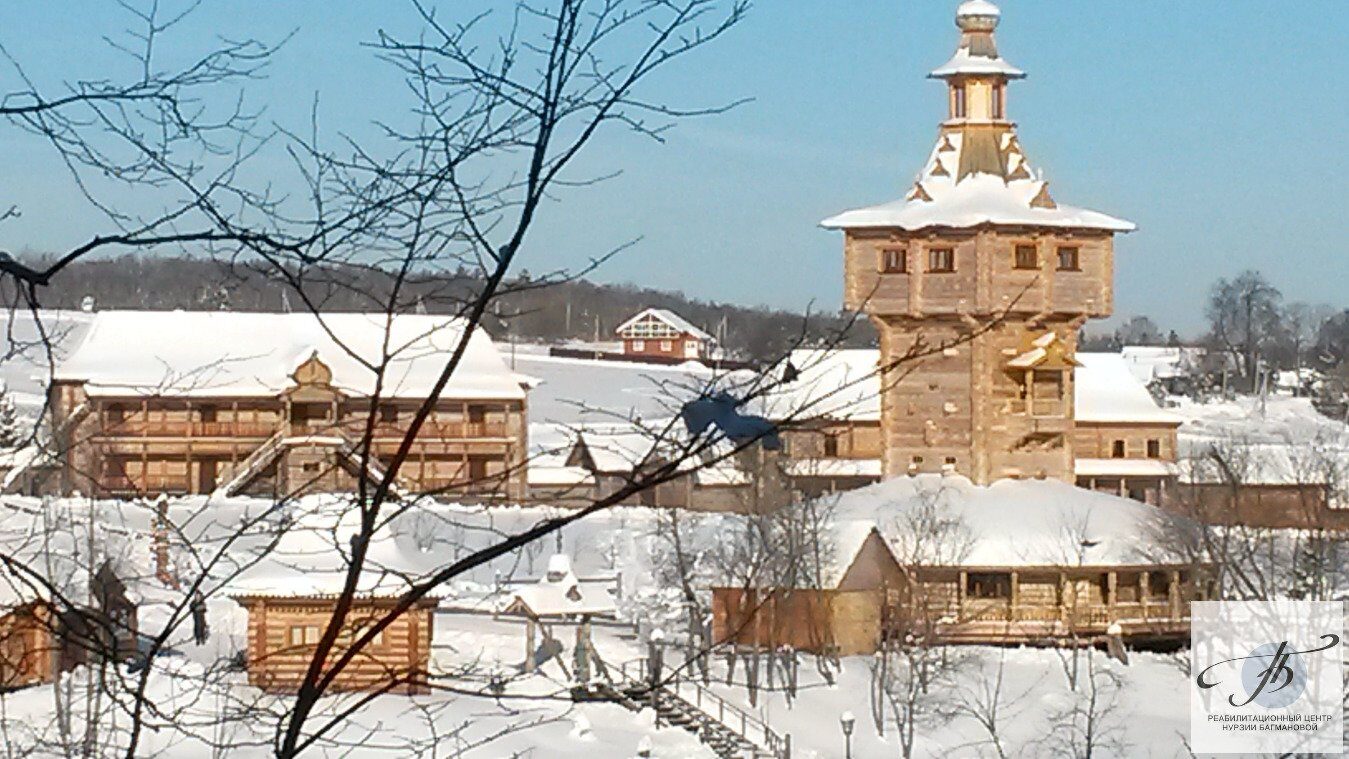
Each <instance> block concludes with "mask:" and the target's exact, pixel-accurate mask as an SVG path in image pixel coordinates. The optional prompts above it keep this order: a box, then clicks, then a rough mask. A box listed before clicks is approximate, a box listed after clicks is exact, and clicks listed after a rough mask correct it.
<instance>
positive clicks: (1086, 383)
mask: <svg viewBox="0 0 1349 759" xmlns="http://www.w3.org/2000/svg"><path fill="white" fill-rule="evenodd" d="M1076 358H1077V361H1078V363H1079V366H1078V367H1077V370H1076V371H1075V372H1073V380H1074V383H1075V385H1076V396H1075V398H1074V402H1073V407H1074V415H1075V416H1076V418H1077V421H1079V422H1097V423H1144V424H1169V425H1175V426H1180V423H1181V421H1182V419H1181V418H1180V417H1179V416H1177V415H1176V414H1173V413H1171V412H1169V411H1166V410H1164V409H1162V408H1161V407H1160V406H1158V405H1157V401H1156V400H1154V399H1153V397H1152V394H1151V393H1149V392H1148V389H1147V387H1146V386H1144V385H1143V383H1142V382H1139V381H1138V378H1137V377H1136V376H1135V375H1134V373H1133V372H1132V371H1130V369H1129V364H1128V362H1126V361H1125V360H1124V357H1123V356H1121V355H1120V354H1118V353H1078V354H1077V356H1076Z"/></svg>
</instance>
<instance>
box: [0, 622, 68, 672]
mask: <svg viewBox="0 0 1349 759" xmlns="http://www.w3.org/2000/svg"><path fill="white" fill-rule="evenodd" d="M55 629H56V622H55V616H54V614H53V609H52V606H51V604H49V603H47V602H46V601H24V602H18V603H6V604H5V609H4V611H3V612H2V613H0V690H13V689H17V688H25V687H27V686H30V685H39V684H41V683H49V682H51V681H52V680H54V679H55V677H56V674H57V673H58V672H59V671H60V670H59V668H58V666H57V662H58V661H59V659H60V646H59V645H58V643H57V639H56V636H55V634H54V630H55Z"/></svg>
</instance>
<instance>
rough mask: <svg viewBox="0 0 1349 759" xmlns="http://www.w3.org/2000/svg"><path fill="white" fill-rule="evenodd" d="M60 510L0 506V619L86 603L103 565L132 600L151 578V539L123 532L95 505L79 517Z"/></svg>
mask: <svg viewBox="0 0 1349 759" xmlns="http://www.w3.org/2000/svg"><path fill="white" fill-rule="evenodd" d="M27 504H31V506H30V505H27ZM64 506H65V505H64V504H62V505H57V504H56V503H50V504H49V503H47V502H32V501H29V502H25V501H24V500H23V499H8V498H6V499H4V500H3V501H0V555H3V556H4V557H5V560H6V562H5V563H3V564H0V614H3V613H7V612H8V611H11V610H13V609H15V608H17V607H20V606H24V605H26V604H29V603H32V602H35V601H51V600H56V601H60V602H66V603H70V604H73V605H83V604H90V603H92V597H91V592H92V591H91V583H92V582H93V578H94V576H95V574H96V572H97V571H98V570H99V568H100V567H101V566H102V565H103V564H104V563H105V562H106V563H109V565H110V567H111V569H112V570H113V572H114V574H115V575H116V576H117V578H118V579H119V580H120V581H122V582H123V583H124V584H125V585H126V586H127V590H128V597H129V598H131V599H132V600H136V599H137V598H139V597H140V596H141V595H142V590H143V586H144V584H145V582H146V581H147V580H150V579H151V578H153V575H154V570H153V568H152V561H151V556H152V548H151V545H152V542H151V536H150V535H148V534H145V533H143V532H138V531H136V530H133V529H128V528H126V527H124V526H123V525H122V524H120V523H119V521H118V520H117V519H116V518H115V517H114V518H109V517H110V516H111V515H107V514H104V513H102V512H101V511H98V510H97V508H96V507H95V506H94V505H93V504H89V505H88V508H87V510H82V513H76V511H75V508H64ZM91 515H92V516H91ZM91 532H92V533H93V535H95V536H96V538H95V539H93V540H91V538H90V534H91ZM11 562H12V564H11Z"/></svg>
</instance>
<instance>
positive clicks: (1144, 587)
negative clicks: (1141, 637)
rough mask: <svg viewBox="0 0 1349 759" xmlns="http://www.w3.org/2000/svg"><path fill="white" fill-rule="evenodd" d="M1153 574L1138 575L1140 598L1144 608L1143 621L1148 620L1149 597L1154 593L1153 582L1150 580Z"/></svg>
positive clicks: (1143, 573)
mask: <svg viewBox="0 0 1349 759" xmlns="http://www.w3.org/2000/svg"><path fill="white" fill-rule="evenodd" d="M1150 574H1152V573H1151V572H1139V573H1138V598H1139V600H1140V601H1141V603H1142V607H1143V619H1147V618H1148V596H1149V594H1150V593H1151V592H1152V588H1151V586H1152V582H1151V580H1150V578H1149V575H1150Z"/></svg>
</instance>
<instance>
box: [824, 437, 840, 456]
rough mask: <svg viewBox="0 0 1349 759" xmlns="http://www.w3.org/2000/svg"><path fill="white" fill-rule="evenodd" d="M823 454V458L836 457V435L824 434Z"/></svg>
mask: <svg viewBox="0 0 1349 759" xmlns="http://www.w3.org/2000/svg"><path fill="white" fill-rule="evenodd" d="M824 456H825V458H830V459H834V458H838V437H837V436H835V435H828V434H826V435H825V436H824Z"/></svg>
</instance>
